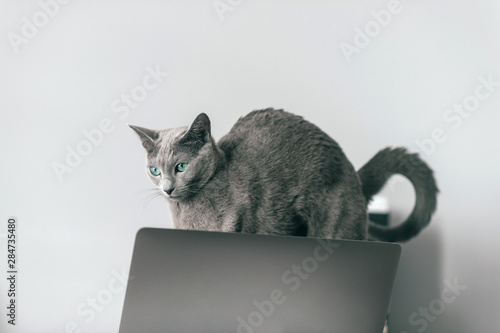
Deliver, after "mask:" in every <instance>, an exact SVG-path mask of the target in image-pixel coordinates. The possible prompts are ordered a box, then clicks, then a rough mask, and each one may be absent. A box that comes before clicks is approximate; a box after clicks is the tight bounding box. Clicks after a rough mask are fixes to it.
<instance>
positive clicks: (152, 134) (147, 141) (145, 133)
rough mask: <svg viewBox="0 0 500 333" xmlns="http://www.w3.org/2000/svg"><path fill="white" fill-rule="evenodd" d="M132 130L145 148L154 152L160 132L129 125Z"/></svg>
mask: <svg viewBox="0 0 500 333" xmlns="http://www.w3.org/2000/svg"><path fill="white" fill-rule="evenodd" d="M128 126H129V127H130V128H131V129H133V130H134V131H135V132H136V133H137V135H139V138H140V139H141V142H142V145H143V147H144V148H145V149H146V150H147V151H148V152H150V151H152V150H153V149H154V147H155V145H156V143H155V141H156V140H157V139H158V137H159V134H158V131H155V130H151V129H147V128H144V127H139V126H134V125H128Z"/></svg>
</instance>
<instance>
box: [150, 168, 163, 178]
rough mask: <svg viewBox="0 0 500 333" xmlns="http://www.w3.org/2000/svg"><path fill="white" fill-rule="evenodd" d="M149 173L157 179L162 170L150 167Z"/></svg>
mask: <svg viewBox="0 0 500 333" xmlns="http://www.w3.org/2000/svg"><path fill="white" fill-rule="evenodd" d="M149 172H151V174H152V175H153V176H155V177H156V176H159V175H160V173H161V171H160V169H158V168H157V167H154V166H153V167H149Z"/></svg>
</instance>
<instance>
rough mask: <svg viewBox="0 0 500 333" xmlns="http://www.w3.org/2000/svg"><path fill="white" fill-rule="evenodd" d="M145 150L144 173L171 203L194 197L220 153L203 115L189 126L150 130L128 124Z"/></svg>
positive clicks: (213, 169) (212, 172)
mask: <svg viewBox="0 0 500 333" xmlns="http://www.w3.org/2000/svg"><path fill="white" fill-rule="evenodd" d="M129 126H130V127H131V128H132V129H133V130H134V131H135V132H136V133H137V134H138V135H139V138H140V139H141V142H142V145H143V147H144V148H145V149H146V154H147V159H146V160H147V164H146V173H147V174H148V176H149V177H150V179H151V181H152V182H153V184H154V185H156V186H157V187H158V189H159V190H160V191H161V193H162V194H163V195H164V196H165V197H166V198H168V199H169V200H173V201H181V200H186V199H189V198H191V197H193V196H195V195H196V194H197V193H198V191H199V190H200V189H201V188H202V187H203V186H204V185H205V184H206V183H207V182H208V181H209V180H210V178H211V177H212V176H213V174H214V173H215V172H216V171H217V168H218V167H219V166H220V163H221V151H220V150H219V148H218V147H217V145H216V143H215V141H214V140H213V138H212V135H211V132H210V119H209V118H208V116H207V115H206V114H204V113H201V114H200V115H198V117H196V119H195V120H194V122H193V123H192V124H191V126H189V127H187V126H185V127H179V128H173V129H166V130H160V131H157V130H151V129H147V128H143V127H138V126H132V125H129Z"/></svg>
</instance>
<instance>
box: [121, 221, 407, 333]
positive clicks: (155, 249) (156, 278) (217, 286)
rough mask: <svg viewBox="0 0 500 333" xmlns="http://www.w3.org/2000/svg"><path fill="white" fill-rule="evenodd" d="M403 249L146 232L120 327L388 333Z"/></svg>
mask: <svg viewBox="0 0 500 333" xmlns="http://www.w3.org/2000/svg"><path fill="white" fill-rule="evenodd" d="M400 253H401V248H400V246H399V245H397V244H392V243H377V242H367V241H347V240H322V239H316V238H304V237H289V236H265V235H254V234H241V233H220V232H205V231H187V230H171V229H152V228H145V229H141V230H140V231H139V232H138V233H137V236H136V240H135V246H134V252H133V257H132V264H131V267H130V279H129V282H128V285H127V292H126V296H125V303H124V307H123V313H122V319H121V324H120V333H138V332H148V333H152V332H162V333H165V332H168V333H326V332H328V333H331V332H344V333H381V332H382V330H383V326H384V321H385V318H386V313H387V310H388V307H389V300H390V295H391V290H392V285H393V282H394V278H395V275H396V268H397V264H398V261H399V257H400Z"/></svg>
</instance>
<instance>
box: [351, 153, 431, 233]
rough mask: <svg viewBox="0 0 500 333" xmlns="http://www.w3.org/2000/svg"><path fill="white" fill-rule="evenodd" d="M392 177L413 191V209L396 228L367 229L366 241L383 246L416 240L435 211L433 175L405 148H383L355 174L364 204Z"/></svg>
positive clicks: (372, 227) (372, 224) (373, 225)
mask: <svg viewBox="0 0 500 333" xmlns="http://www.w3.org/2000/svg"><path fill="white" fill-rule="evenodd" d="M394 174H401V175H403V176H405V177H406V178H408V179H409V180H410V181H411V183H412V184H413V187H414V188H415V207H413V211H412V212H411V214H410V216H409V217H408V218H407V219H406V221H404V222H403V223H401V224H400V225H398V226H396V227H392V228H390V227H383V226H380V225H378V224H375V223H373V222H370V223H369V225H368V238H369V239H373V240H378V241H383V242H404V241H407V240H409V239H410V238H412V237H414V236H416V235H417V234H418V233H419V232H420V231H421V230H422V229H423V228H424V227H426V226H427V225H428V224H429V221H430V219H431V215H432V213H434V211H435V210H436V196H437V193H438V192H439V190H438V188H437V185H436V180H435V179H434V175H433V172H432V170H431V168H429V166H428V165H427V164H426V163H425V162H424V161H422V160H421V159H420V158H419V157H418V155H417V154H409V153H407V151H406V149H404V148H385V149H383V150H381V151H379V152H378V153H377V154H376V155H375V156H374V157H373V158H372V159H371V160H369V161H368V162H367V163H366V164H365V165H364V166H363V167H362V168H361V169H359V171H358V175H359V177H360V179H361V183H362V186H363V195H364V196H365V199H366V202H367V204H368V203H369V202H370V200H371V199H372V196H373V195H375V194H376V193H378V192H379V191H380V190H381V189H382V187H383V186H384V184H385V183H386V182H387V180H388V179H389V178H390V177H391V176H392V175H394Z"/></svg>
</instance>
